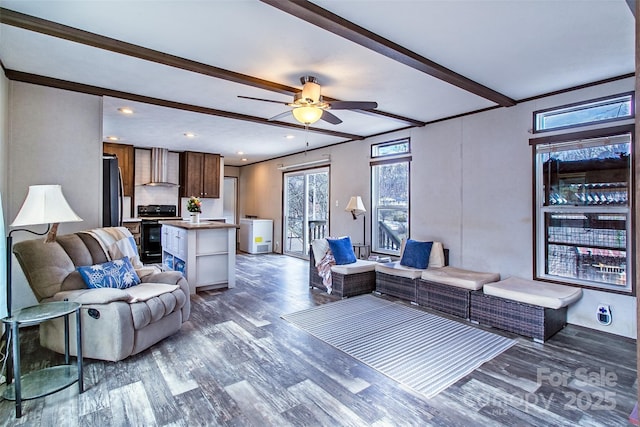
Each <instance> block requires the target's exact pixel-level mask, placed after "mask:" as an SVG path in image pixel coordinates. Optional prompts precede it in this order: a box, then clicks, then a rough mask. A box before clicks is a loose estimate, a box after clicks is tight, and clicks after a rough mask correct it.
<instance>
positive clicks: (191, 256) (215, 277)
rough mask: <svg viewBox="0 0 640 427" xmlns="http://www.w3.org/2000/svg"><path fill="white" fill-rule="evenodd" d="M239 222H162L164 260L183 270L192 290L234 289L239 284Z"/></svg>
mask: <svg viewBox="0 0 640 427" xmlns="http://www.w3.org/2000/svg"><path fill="white" fill-rule="evenodd" d="M237 227H238V226H237V225H235V224H225V223H220V222H214V221H205V222H201V223H199V224H191V223H190V222H189V221H162V263H163V265H164V268H165V269H169V270H175V271H179V272H181V273H182V274H183V275H184V277H185V278H186V279H187V281H188V282H189V288H190V292H191V293H192V294H193V293H195V292H196V289H198V290H207V289H218V288H233V287H235V284H236V276H235V268H236V258H235V256H236V229H237Z"/></svg>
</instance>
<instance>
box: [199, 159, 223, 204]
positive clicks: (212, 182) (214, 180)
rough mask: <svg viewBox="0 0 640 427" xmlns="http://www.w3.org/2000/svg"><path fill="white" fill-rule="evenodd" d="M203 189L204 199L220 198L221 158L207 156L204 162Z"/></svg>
mask: <svg viewBox="0 0 640 427" xmlns="http://www.w3.org/2000/svg"><path fill="white" fill-rule="evenodd" d="M202 162H203V163H202V170H203V176H202V189H203V190H204V197H212V198H214V199H217V198H219V197H220V156H219V155H217V154H205V155H204V159H203V160H202Z"/></svg>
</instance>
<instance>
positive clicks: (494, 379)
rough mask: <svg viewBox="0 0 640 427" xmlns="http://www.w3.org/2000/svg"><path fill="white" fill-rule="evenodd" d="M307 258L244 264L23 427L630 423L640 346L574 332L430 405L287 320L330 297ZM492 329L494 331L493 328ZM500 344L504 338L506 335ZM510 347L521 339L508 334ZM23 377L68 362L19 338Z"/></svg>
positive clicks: (0, 412)
mask: <svg viewBox="0 0 640 427" xmlns="http://www.w3.org/2000/svg"><path fill="white" fill-rule="evenodd" d="M307 274H308V267H307V261H303V260H299V259H295V258H290V257H286V256H282V255H239V256H238V263H237V287H236V288H235V289H231V290H224V291H210V292H200V293H198V294H197V295H195V296H193V297H192V314H191V319H190V321H189V322H187V323H185V324H184V325H183V327H182V329H181V331H180V332H178V333H177V334H175V335H173V336H172V337H170V338H168V339H165V340H164V341H162V342H160V343H158V344H157V345H155V346H153V347H152V348H150V349H148V350H147V351H144V352H142V353H141V354H138V355H136V356H133V357H130V358H128V359H126V360H124V361H121V362H117V363H112V362H103V361H96V360H86V361H85V377H84V379H85V381H84V382H85V390H86V391H85V392H84V393H83V394H81V395H78V391H77V387H71V388H69V389H66V390H63V391H60V392H58V393H55V394H53V395H51V396H47V397H44V398H40V399H35V400H29V401H27V402H25V403H24V405H23V416H22V418H20V419H17V420H16V419H15V412H14V403H13V402H9V401H5V400H2V401H0V421H1V423H2V425H8V426H9V425H11V426H12V425H25V426H99V427H103V426H197V425H203V426H209V425H212V426H213V425H230V426H367V425H371V426H429V425H433V426H469V425H483V426H485V425H486V426H489V425H495V426H500V425H504V426H514V425H517V426H529V425H532V426H544V425H553V426H561V425H566V426H576V425H581V426H587V425H588V426H625V425H629V422H628V415H629V413H630V412H631V411H632V409H633V405H634V404H635V401H636V392H637V381H636V369H635V366H636V350H635V341H634V340H631V339H626V338H622V337H617V336H614V335H609V334H605V333H601V332H597V331H593V330H589V329H585V328H580V327H576V326H571V325H570V326H568V327H567V328H565V329H564V330H562V331H561V332H560V333H559V334H557V335H556V336H555V337H553V338H552V339H551V340H549V341H548V342H547V343H545V344H539V343H534V342H532V341H530V340H528V339H524V338H518V344H516V345H515V346H514V347H512V348H510V349H509V350H507V351H506V352H504V353H502V354H501V355H499V356H498V357H496V358H495V359H493V360H492V361H490V362H488V363H486V364H484V365H483V366H482V367H480V368H479V369H477V370H476V371H474V372H473V373H472V374H470V375H468V376H466V377H465V378H463V379H461V380H460V381H458V382H457V383H456V384H454V385H452V386H451V387H449V388H448V389H446V390H445V391H443V392H442V393H440V394H439V395H438V396H436V397H434V398H432V399H430V400H427V399H424V398H422V397H420V396H419V395H417V394H414V393H412V392H411V391H410V390H407V389H404V388H402V387H401V386H399V385H398V384H397V383H396V382H394V381H393V380H391V379H389V378H387V377H385V376H384V375H382V374H380V373H378V372H376V371H374V370H373V369H371V368H369V367H367V366H365V365H363V364H361V363H359V362H357V361H356V360H354V359H352V358H351V357H349V356H347V355H345V354H344V353H342V352H340V351H338V350H335V349H334V348H332V347H330V346H329V345H327V344H325V343H323V342H321V341H319V340H317V339H316V338H314V337H312V336H310V335H309V334H307V333H305V332H302V331H300V330H299V329H297V328H296V327H294V326H292V325H290V324H288V323H287V322H285V321H284V320H282V319H281V318H280V316H281V315H282V314H285V313H292V312H295V311H298V310H302V309H305V308H308V307H312V306H314V305H318V304H325V303H328V302H331V301H334V300H335V299H334V298H332V297H331V296H329V295H327V294H325V293H322V292H320V291H318V290H315V289H314V290H309V288H308V276H307ZM494 332H495V331H494ZM498 333H499V332H498ZM504 335H506V336H510V337H514V335H511V334H506V333H504ZM22 336H23V338H22V342H23V350H22V351H23V356H22V361H23V364H24V371H25V372H26V371H27V370H33V369H37V368H41V367H44V366H48V365H49V364H55V363H60V362H61V360H62V356H59V355H57V354H55V353H53V352H50V351H48V350H45V349H42V348H40V346H39V344H38V339H37V330H36V329H34V328H31V329H29V330H25V332H24V333H23V334H22Z"/></svg>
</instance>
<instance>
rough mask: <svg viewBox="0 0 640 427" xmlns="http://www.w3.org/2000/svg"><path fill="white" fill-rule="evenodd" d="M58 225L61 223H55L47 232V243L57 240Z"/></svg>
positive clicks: (45, 240)
mask: <svg viewBox="0 0 640 427" xmlns="http://www.w3.org/2000/svg"><path fill="white" fill-rule="evenodd" d="M58 225H60V224H59V223H57V222H56V223H53V224H52V225H51V228H50V229H49V232H48V233H47V237H46V238H45V239H44V242H45V243H52V242H55V241H56V234H57V233H58Z"/></svg>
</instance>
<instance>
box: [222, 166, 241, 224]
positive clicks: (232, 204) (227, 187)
mask: <svg viewBox="0 0 640 427" xmlns="http://www.w3.org/2000/svg"><path fill="white" fill-rule="evenodd" d="M237 198H238V178H236V177H235V176H225V177H224V191H223V192H222V216H223V217H224V219H225V221H226V222H228V223H231V224H238V217H237Z"/></svg>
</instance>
